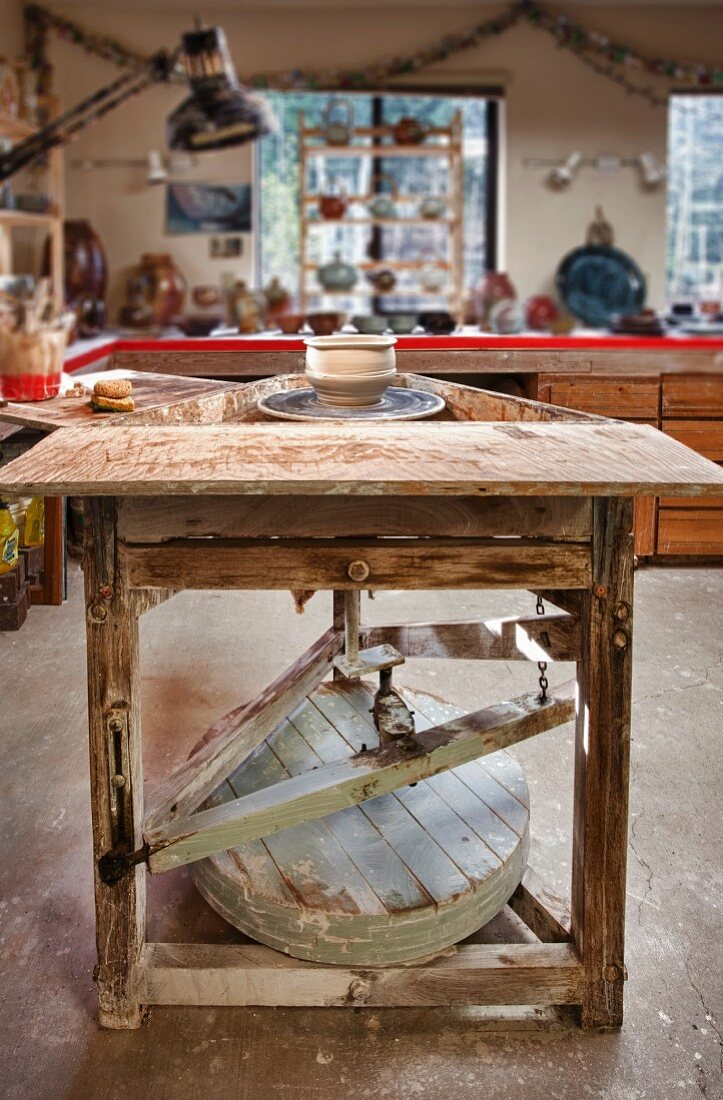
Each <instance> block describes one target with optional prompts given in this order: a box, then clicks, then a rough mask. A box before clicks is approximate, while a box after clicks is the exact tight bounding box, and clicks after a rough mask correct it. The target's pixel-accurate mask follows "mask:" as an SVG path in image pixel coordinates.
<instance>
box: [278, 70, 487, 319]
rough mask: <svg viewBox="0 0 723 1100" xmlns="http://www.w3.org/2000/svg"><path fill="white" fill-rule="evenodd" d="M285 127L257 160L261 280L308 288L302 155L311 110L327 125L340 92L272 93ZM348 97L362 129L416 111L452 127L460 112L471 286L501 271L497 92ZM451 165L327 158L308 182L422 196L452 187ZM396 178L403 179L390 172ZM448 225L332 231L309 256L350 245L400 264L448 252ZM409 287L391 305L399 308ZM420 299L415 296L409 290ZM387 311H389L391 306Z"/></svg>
mask: <svg viewBox="0 0 723 1100" xmlns="http://www.w3.org/2000/svg"><path fill="white" fill-rule="evenodd" d="M267 94H268V97H269V99H270V100H271V103H272V105H273V108H274V110H275V112H276V115H277V117H278V119H279V124H280V130H279V133H278V134H277V135H275V136H271V137H267V138H265V139H264V140H263V141H262V142H261V143H260V145H259V154H258V158H257V172H258V193H259V212H260V230H261V231H260V233H259V234H258V236H257V248H258V265H257V270H258V272H259V276H260V280H261V285H265V284H266V282H267V280H268V279H269V278H270V277H271V276H272V275H278V276H279V277H280V278H281V280H282V282H284V284H285V285H287V286H288V287H290V288H294V289H297V288H298V287H299V286H300V279H301V273H300V214H301V211H300V209H299V193H300V182H301V176H300V172H301V167H300V158H299V139H298V128H299V115H300V113H301V112H303V116H304V120H305V123H306V125H308V126H321V125H322V124H323V120H324V113H325V111H326V109H327V105H328V104H329V102H330V101H331V100H332V99H333V98H335V97H334V96H331V95H330V94H327V93H324V94H321V93H314V92H304V93H293V92H292V93H284V92H275V93H267ZM336 98H346V99H348V100H349V101H350V102H351V103H352V106H353V112H354V118H353V121H354V125H356V126H372V125H375V126H376V125H386V124H393V123H394V122H396V121H397V120H398V119H400V118H402V117H404V116H410V115H411V116H413V117H415V118H417V119H419V120H420V121H422V122H425V123H429V124H430V125H433V126H446V125H449V124H450V122H451V120H452V118H453V117H454V115H455V113H456V112H459V113H460V115H461V120H462V134H463V138H462V141H463V167H464V236H463V239H464V249H463V251H464V285H465V286H471V285H474V284H475V283H476V282H477V281H478V280H479V278H480V276H481V275H482V273H483V272H484V271H485V270H487V269H488V268H490V267H492V268H493V267H494V260H495V256H494V245H495V211H496V193H495V183H496V180H495V174H496V137H497V106H498V104H497V102H496V100H494V99H491V98H483V97H474V96H465V97H461V96H451V95H450V96H441V95H435V96H430V95H417V94H414V95H401V94H400V95H397V94H384V95H381V94H380V95H367V94H364V95H360V94H355V95H352V96H346V94H345V93H340V94H339V96H338V97H336ZM445 168H446V166H445V164H444V162H443V161H437V159H436V158H422V157H419V158H414V157H409V158H405V159H401V158H386V159H385V158H384V157H383V156H381V155H380V156H379V157H378V158H373V159H372V158H371V157H363V158H362V157H359V158H356V157H341V156H340V157H326V158H324V159H323V160H322V159H321V158H318V159H317V158H310V159H309V163H308V168H307V171H308V175H307V186H308V188H309V189H310V190H314V191H318V190H322V189H323V188H324V187H325V186H327V185H328V183H329V181H330V180H333V181H334V184H335V186H342V187H343V188H345V189H346V190H347V192H348V193H349V194H352V195H365V194H369V193H371V192H372V191H375V190H381V191H389V190H390V188H391V187H393V186H395V185H396V186H397V187H398V189H399V190H400V192H401V193H403V194H407V195H409V194H411V195H417V194H419V195H420V197H421V196H423V195H426V194H430V193H435V192H437V193H439V192H443V191H444V190H445V189H446V182H447V181H445V179H444V175H443V174H444V172H445ZM391 175H393V177H394V180H393V181H390V179H389V177H390V176H391ZM444 233H445V230H444V228H443V227H442V226H435V225H433V224H429V225H421V226H418V227H414V228H412V227H406V226H405V227H404V228H402V227H400V226H389V225H384V226H383V227H380V228H377V229H371V228H370V227H369V226H366V227H359V228H358V229H355V230H354V231H351V230H349V229H348V228H347V229H345V230H342V229H340V228H339V229H336V228H334V227H329V228H328V231H327V232H326V233H325V234H324V235H323V238H322V234H320V233H319V234H317V235H316V237H314V238H313V240H312V244H311V247H312V249H315V252H314V253H313V254H312V255H310V256H309V257H307V258H308V259H311V260H313V261H317V262H322V261H324V260H327V259H329V258H330V257H331V255H332V254H333V252H334V251H335V250H341V251H342V253H343V257H344V259H348V260H350V261H352V262H353V261H354V259H357V260H359V259H364V258H366V257H367V256H369V257H372V258H374V259H375V260H376V259H378V260H379V261H380V263H382V264H383V261H384V258H385V256H387V257H394V258H395V259H398V260H406V259H410V260H411V259H420V260H424V259H430V260H433V259H434V258H435V257H436V258H442V255H441V250H442V249H443V248H444V247H445V239H446V238H445V237H444V236H443V234H444ZM400 296H402V295H401V291H397V292H396V293H395V294H394V296H393V301H391V300H390V299H391V297H392V296H390V297H389V298H388V299H385V301H388V302H389V306H390V308H393V307H394V306H397V307H398V306H399V302H400ZM404 297H406V298H407V299H411V298H412V297H413V295H412V294H411V293H410V294H408V295H406V296H404ZM385 308H386V307H385Z"/></svg>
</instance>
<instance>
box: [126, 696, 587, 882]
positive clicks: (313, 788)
mask: <svg viewBox="0 0 723 1100" xmlns="http://www.w3.org/2000/svg"><path fill="white" fill-rule="evenodd" d="M574 709H575V689H574V684H572V683H570V684H567V685H563V686H562V687H561V688H559V689H558V690H557V692H556V694H555V695H554V696H553V695H551V696H549V698H548V700H547V702H546V703H540V701H539V699H538V698H537V696H536V695H534V694H531V695H527V696H520V697H519V698H518V699H515V700H512V701H510V702H507V703H500V704H498V705H496V706H494V707H488V708H486V709H484V710H481V711H477V712H476V713H475V714H470V715H465V716H464V717H462V718H459V719H456V720H454V721H452V722H449V723H446V724H445V725H444V726H439V727H436V728H434V729H431V730H428V731H426V732H424V733H421V734H419V735H418V736H417V739H416V744H417V749H416V751H415V752H410V751H409V750H408V749H406V748H405V747H404V745H396V744H395V745H391V746H389V747H387V748H385V749H383V750H380V751H378V752H374V753H362V754H360V755H359V756H357V757H353V758H351V759H350V760H347V761H341V762H339V763H336V764H327V765H323V766H322V767H320V768H317V769H316V770H315V771H313V772H310V773H306V774H305V775H301V776H296V777H294V778H292V779H288V780H286V781H285V782H283V783H281V784H278V785H276V786H274V787H273V788H267V789H266V790H265V791H259V792H254V793H253V794H250V795H246V796H245V798H244V799H241V800H238V801H237V802H236V803H229V804H228V805H226V806H222V807H217V808H215V809H211V810H203V811H201V812H200V813H198V814H195V815H193V816H192V817H185V818H183V819H180V820H174V821H171V822H169V823H166V824H165V825H163V826H159V827H156V828H155V829H148V830H146V831H145V832H144V838H145V841H146V844H147V847H148V865H149V867H150V869H151V870H152V871H163V870H167V869H168V868H170V867H177V866H180V865H181V864H183V863H189V862H192V861H193V860H195V859H202V858H203V857H204V856H207V855H210V854H211V853H213V852H214V851H220V850H222V849H225V848H230V847H234V846H235V845H237V844H240V843H242V842H243V841H244V840H247V839H251V838H254V837H260V836H268V835H270V834H271V833H274V832H278V831H280V830H282V829H286V828H290V827H291V826H292V825H297V824H300V823H301V822H303V821H309V820H313V819H316V818H318V817H324V816H326V815H327V814H330V813H334V812H335V811H336V810H339V809H343V808H344V807H345V806H348V805H354V804H356V803H359V802H364V801H366V800H368V799H370V798H375V797H377V796H379V795H382V794H387V793H389V792H390V791H392V790H396V789H397V788H398V787H402V786H406V785H407V784H408V783H414V782H418V781H419V780H420V779H424V778H425V777H426V776H428V775H433V774H434V773H435V772H439V771H442V770H445V769H447V768H454V767H457V766H458V765H460V764H464V763H466V762H467V761H469V760H473V759H475V758H476V757H478V756H484V755H486V754H487V753H489V752H495V751H497V749H500V748H505V747H506V746H508V745H510V744H514V743H516V742H517V741H520V740H524V739H525V738H527V737H531V736H534V735H535V734H536V733H539V732H541V731H542V730H546V729H550V728H552V727H554V726H556V725H559V724H560V723H562V722H564V721H567V720H568V719H569V718H570V717H571V716H572V715H573V714H574Z"/></svg>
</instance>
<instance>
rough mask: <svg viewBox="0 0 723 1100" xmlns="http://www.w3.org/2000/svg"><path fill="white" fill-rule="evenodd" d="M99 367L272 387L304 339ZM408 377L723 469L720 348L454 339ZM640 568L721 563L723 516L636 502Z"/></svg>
mask: <svg viewBox="0 0 723 1100" xmlns="http://www.w3.org/2000/svg"><path fill="white" fill-rule="evenodd" d="M99 357H106V360H107V363H108V364H109V365H111V366H113V367H124V368H127V369H132V370H134V371H155V372H158V371H167V372H170V373H172V374H177V375H182V376H185V377H188V376H198V377H212V378H236V379H250V378H266V377H272V376H274V375H278V374H288V373H292V372H293V373H300V372H302V371H303V369H304V344H303V338H302V337H300V336H278V335H273V334H260V335H259V336H237V337H231V338H224V339H216V338H208V339H195V340H193V339H158V340H145V339H138V340H130V339H119V340H115V339H113V338H108V339H106V340H99V341H95V342H92V344H90V345H89V346H87V347H85V346H80V347H78V349H77V351H75V352H74V351H73V349H71V350H70V352H69V360H68V366H67V369H69V370H74V369H76V368H77V369H80V368H86V367H87V366H88V364H90V363H93V362H96V361H97V360H98V358H99ZM397 364H398V367H399V370H400V371H410V372H414V373H418V374H427V375H431V376H433V377H436V378H445V379H449V380H454V381H458V382H464V383H466V384H467V385H483V386H484V387H485V388H486V389H496V390H500V391H502V392H506V393H511V394H514V395H518V396H524V397H530V398H533V399H536V400H540V401H546V402H549V403H551V404H555V405H562V406H565V407H567V408H573V409H580V410H583V411H585V412H591V413H598V414H600V415H602V416H610V417H615V418H619V419H623V420H627V421H631V422H633V423H644V424H648V425H650V426H651V427H654V428H657V429H658V430H659V431H662V432H664V433H666V434H668V435H672V436H674V437H675V438H677V439H680V440H682V441H683V442H684V443H686V444H687V445H688V446H689V447H692V448H693V449H694V450H697V451H698V452H699V453H700V454H703V455H705V457H706V458H709V459H711V460H712V461H713V462H717V463H723V340H721V339H718V338H711V337H706V338H700V337H698V338H696V337H690V336H685V335H670V336H665V337H646V338H641V337H627V336H610V335H604V334H600V333H591V332H580V333H575V334H573V335H570V336H557V337H555V336H549V335H545V334H534V333H533V334H526V335H519V336H494V335H491V334H489V333H480V332H476V331H474V330H473V329H471V328H468V329H464V330H463V331H461V332H459V333H453V334H452V335H451V336H400V337H399V338H398V342H397ZM635 512H636V515H635V551H636V554H637V555H638V557H639V558H671V557H673V558H680V557H689V556H697V557H700V556H706V557H711V556H713V557H718V556H721V555H723V508H721V506H720V504H719V503H718V502H716V501H712V500H710V499H705V498H704V499H702V500H697V501H695V502H693V503H691V502H690V501H686V500H684V499H681V498H678V497H673V496H667V497H662V498H660V497H647V498H639V499H638V501H637V503H636V507H635Z"/></svg>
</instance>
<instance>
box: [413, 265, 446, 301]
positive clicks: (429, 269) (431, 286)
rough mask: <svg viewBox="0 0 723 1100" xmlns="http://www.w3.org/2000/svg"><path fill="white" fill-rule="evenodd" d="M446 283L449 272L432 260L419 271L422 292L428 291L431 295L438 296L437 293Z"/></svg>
mask: <svg viewBox="0 0 723 1100" xmlns="http://www.w3.org/2000/svg"><path fill="white" fill-rule="evenodd" d="M446 282H447V272H446V271H445V269H444V268H443V267H440V266H439V264H438V263H434V261H433V260H430V262H429V263H426V264H425V265H424V267H421V268H420V269H419V284H420V286H421V287H422V290H426V291H428V292H429V293H430V294H436V293H437V291H440V290H442V288H443V287H444V286H445V284H446Z"/></svg>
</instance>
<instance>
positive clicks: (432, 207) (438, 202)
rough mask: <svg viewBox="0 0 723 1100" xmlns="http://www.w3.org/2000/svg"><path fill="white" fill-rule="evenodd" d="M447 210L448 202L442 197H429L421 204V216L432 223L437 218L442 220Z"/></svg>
mask: <svg viewBox="0 0 723 1100" xmlns="http://www.w3.org/2000/svg"><path fill="white" fill-rule="evenodd" d="M446 209H447V203H446V200H445V199H443V198H442V197H441V196H440V195H427V197H426V198H424V199H422V201H421V202H420V204H419V216H420V217H421V218H429V220H430V221H432V220H434V219H435V218H441V217H442V216H443V214H444V212H445V210H446Z"/></svg>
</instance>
